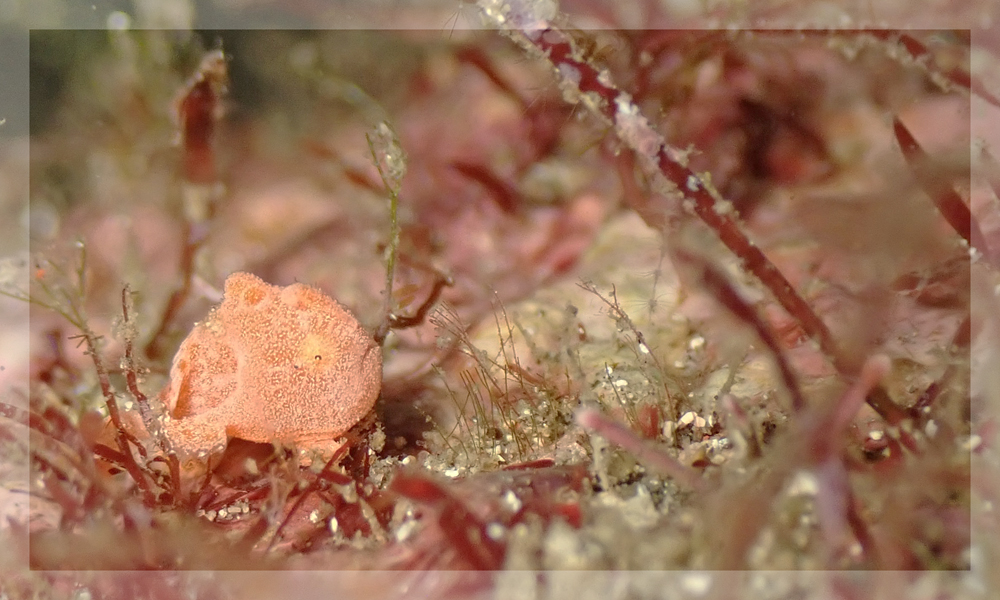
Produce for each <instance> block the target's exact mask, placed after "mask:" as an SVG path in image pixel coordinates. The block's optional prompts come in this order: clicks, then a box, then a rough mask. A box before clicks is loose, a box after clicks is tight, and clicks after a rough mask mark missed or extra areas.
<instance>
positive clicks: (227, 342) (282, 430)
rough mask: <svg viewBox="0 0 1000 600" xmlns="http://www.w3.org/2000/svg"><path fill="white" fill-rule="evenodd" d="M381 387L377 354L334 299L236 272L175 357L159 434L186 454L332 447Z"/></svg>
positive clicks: (303, 287)
mask: <svg viewBox="0 0 1000 600" xmlns="http://www.w3.org/2000/svg"><path fill="white" fill-rule="evenodd" d="M381 385H382V352H381V349H380V348H379V347H378V345H377V344H376V343H375V341H374V340H373V339H372V337H371V336H370V335H369V334H368V332H367V331H365V329H364V328H363V327H361V325H360V324H359V323H358V322H357V320H356V319H355V318H354V316H353V315H351V313H350V312H348V311H347V309H345V308H344V307H343V306H341V305H340V304H339V303H338V302H337V301H335V300H333V299H332V298H330V297H329V296H327V295H326V294H324V293H323V292H321V291H319V290H317V289H315V288H312V287H309V286H307V285H304V284H300V283H296V284H293V285H290V286H287V287H283V288H282V287H277V286H273V285H270V284H267V283H265V282H264V281H262V280H261V279H259V278H258V277H256V276H254V275H250V274H248V273H233V274H232V275H230V276H229V278H228V279H227V280H226V285H225V292H224V296H223V300H222V303H221V304H220V305H219V306H217V307H216V308H215V309H213V310H212V312H211V313H209V315H208V318H206V319H205V320H204V321H202V322H201V323H199V324H198V325H196V326H195V327H194V329H192V330H191V333H190V334H188V337H187V338H186V339H185V340H184V342H183V343H182V344H181V347H180V349H179V350H178V352H177V356H175V357H174V362H173V366H172V367H171V370H170V383H169V385H168V386H167V387H166V388H165V389H164V390H163V391H162V392H161V393H160V399H161V400H162V401H163V403H164V405H165V406H166V408H167V414H168V415H169V417H170V418H169V419H168V420H167V421H166V423H165V425H164V431H165V433H166V436H167V438H168V439H169V440H170V443H171V445H172V446H173V448H174V450H175V451H177V452H178V453H179V454H181V455H182V456H191V455H200V454H205V453H208V452H210V451H213V450H216V449H219V448H221V447H223V446H224V445H225V443H226V441H227V439H228V438H229V437H240V438H243V439H246V440H249V441H253V442H283V443H292V444H299V445H307V446H314V447H315V446H322V445H324V444H325V445H327V446H330V445H334V444H333V442H334V441H335V440H336V439H337V438H339V437H341V436H342V435H343V434H344V433H345V432H347V430H348V429H350V428H351V427H352V426H353V425H354V424H355V423H357V422H358V421H359V420H360V419H361V418H363V417H364V416H365V415H366V414H368V412H369V411H370V410H371V409H372V406H374V404H375V400H376V399H377V398H378V394H379V391H380V390H381Z"/></svg>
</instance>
